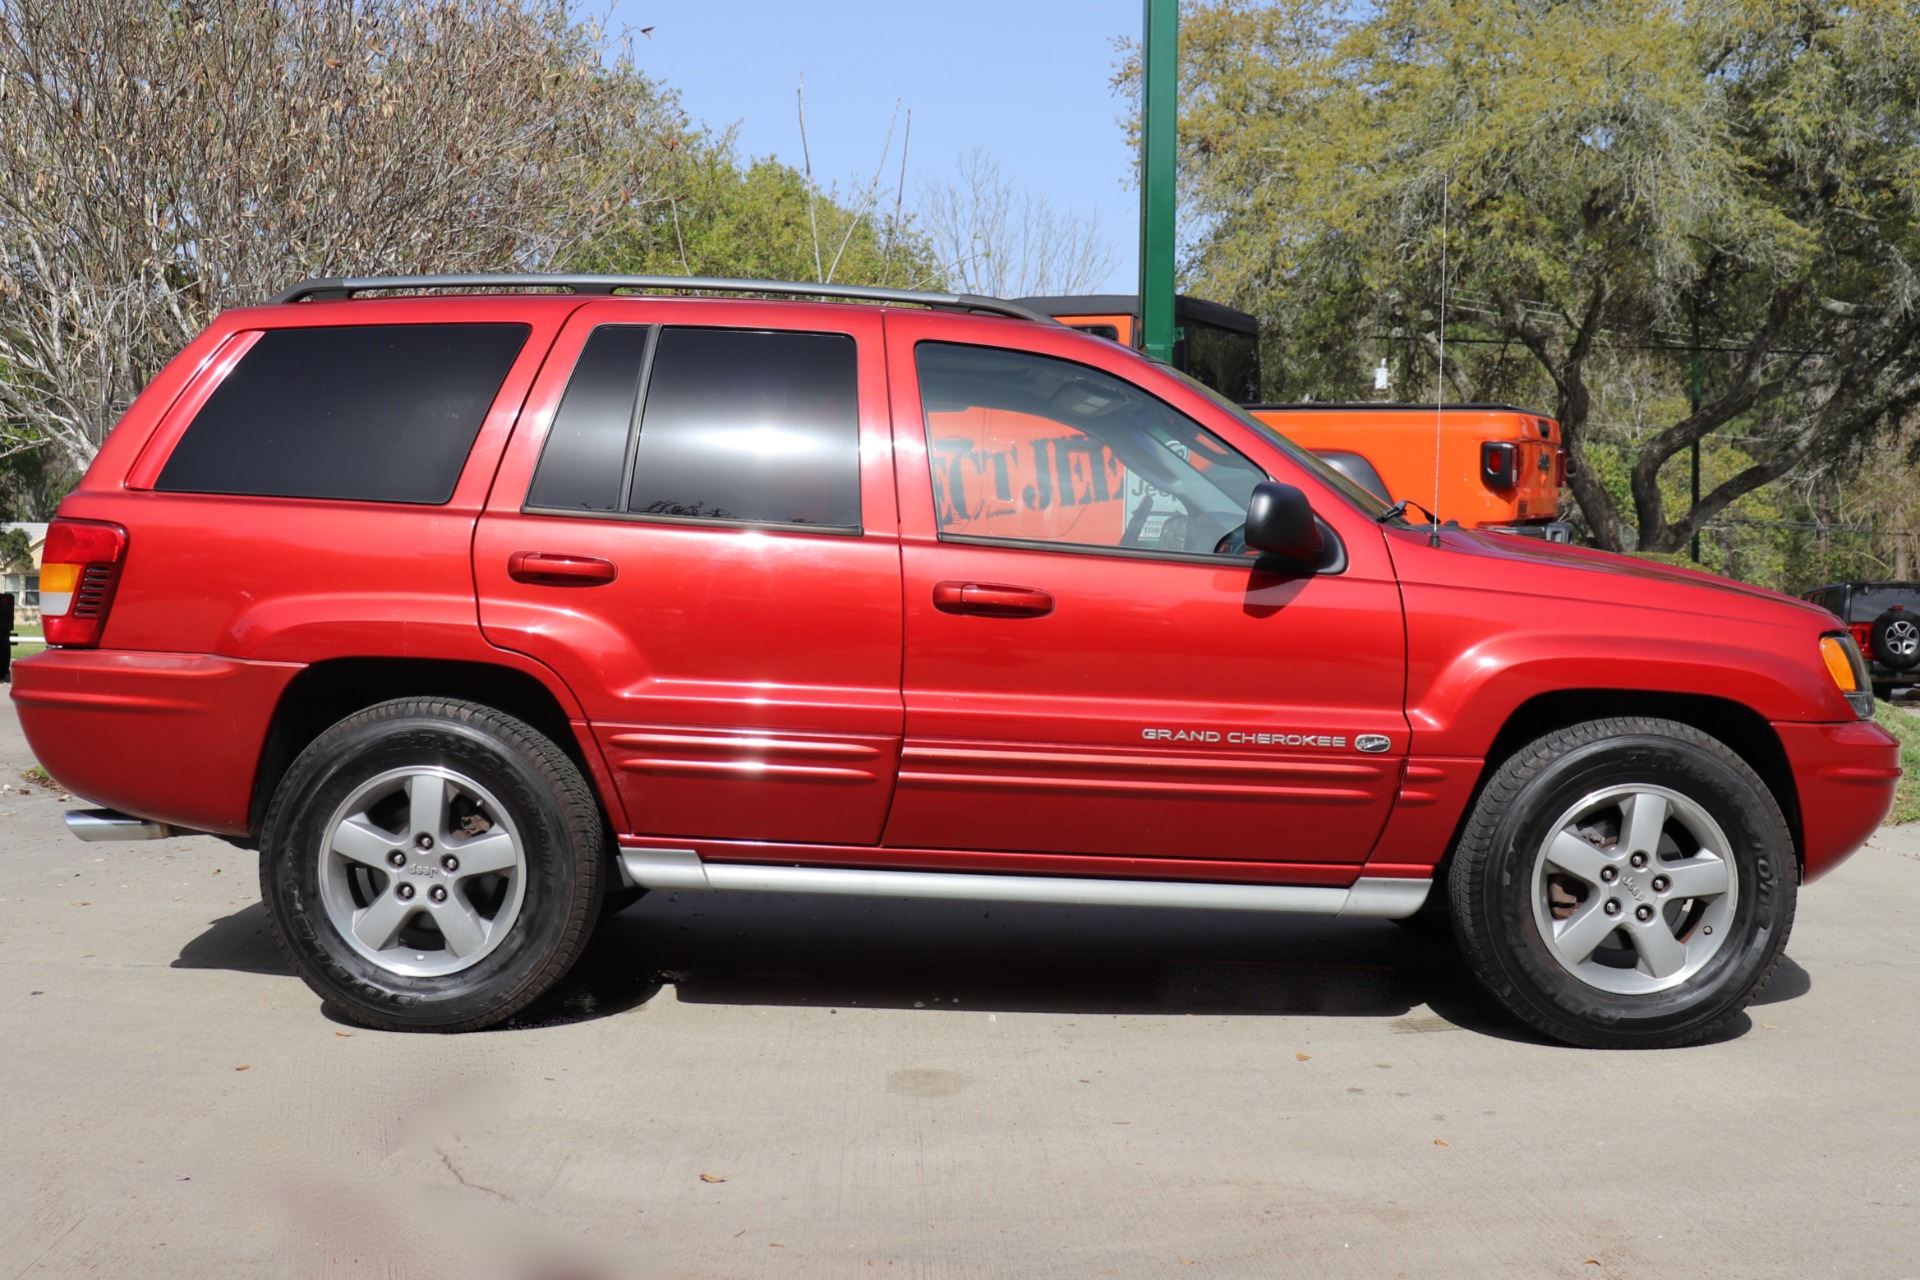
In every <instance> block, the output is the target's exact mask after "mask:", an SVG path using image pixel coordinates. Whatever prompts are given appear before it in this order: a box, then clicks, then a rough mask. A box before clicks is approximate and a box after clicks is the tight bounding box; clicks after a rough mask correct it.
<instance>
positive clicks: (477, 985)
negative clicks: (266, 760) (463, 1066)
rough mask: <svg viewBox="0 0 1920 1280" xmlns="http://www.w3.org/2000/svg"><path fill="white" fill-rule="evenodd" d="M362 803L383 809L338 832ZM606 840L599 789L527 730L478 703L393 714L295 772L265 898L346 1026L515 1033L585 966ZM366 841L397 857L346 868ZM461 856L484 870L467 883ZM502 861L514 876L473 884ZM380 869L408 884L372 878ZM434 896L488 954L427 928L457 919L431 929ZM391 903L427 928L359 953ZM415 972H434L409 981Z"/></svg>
mask: <svg viewBox="0 0 1920 1280" xmlns="http://www.w3.org/2000/svg"><path fill="white" fill-rule="evenodd" d="M395 778H398V782H391V781H390V780H392V779H395ZM416 784H418V785H420V786H421V787H422V790H421V791H420V793H419V794H420V795H421V796H422V797H429V796H434V795H437V796H438V797H439V799H437V800H435V799H430V798H423V799H422V800H421V801H419V804H420V805H421V806H431V805H435V804H437V805H438V806H439V808H438V810H437V811H438V812H439V813H440V814H441V815H442V817H441V819H440V823H441V825H439V826H437V827H436V828H435V829H436V830H439V831H440V832H441V833H442V838H441V840H440V844H439V847H438V849H435V848H434V847H433V840H432V839H431V838H429V839H427V840H426V841H424V842H423V841H421V840H420V839H419V837H418V836H415V835H413V834H411V831H412V827H413V826H416V825H423V821H424V819H423V814H424V812H425V811H426V810H425V809H424V808H422V809H414V810H412V811H411V812H408V811H406V809H407V806H410V805H412V804H413V803H414V802H413V800H412V796H413V795H414V794H415V792H414V790H413V788H414V787H415V785H416ZM388 787H397V788H398V790H397V791H394V792H393V793H392V794H387V793H386V792H384V791H383V790H382V789H383V788H388ZM396 795H397V796H399V797H400V799H399V802H398V803H399V804H400V809H399V810H396V809H395V808H394V807H393V806H394V803H395V800H394V797H395V796H396ZM361 796H370V797H374V799H372V800H370V801H369V802H368V805H367V808H366V809H365V812H364V813H356V814H354V815H353V816H351V817H348V818H346V819H345V820H344V821H343V820H341V815H342V814H344V813H346V812H347V809H346V807H345V806H347V805H348V804H349V802H350V801H352V802H356V803H357V802H358V799H359V797H361ZM382 797H384V798H382ZM376 814H397V816H396V817H394V818H392V819H391V820H389V819H386V818H378V819H376V818H375V817H374V815H376ZM455 823H457V824H458V825H459V826H460V828H461V829H460V830H453V829H452V824H455ZM350 824H351V825H353V828H354V829H353V831H351V832H349V831H348V830H347V828H348V826H349V825H350ZM376 828H378V830H375V829H376ZM604 829H605V821H604V819H603V818H602V816H601V813H600V810H599V806H598V805H597V804H596V803H595V801H594V797H593V793H592V791H591V790H590V789H589V788H588V786H587V782H586V779H585V778H583V777H582V776H581V774H580V771H579V770H578V769H577V768H575V767H574V764H573V762H572V761H570V760H569V759H568V758H567V757H566V755H565V753H564V752H562V751H561V750H560V749H559V747H557V746H555V745H554V743H553V742H551V741H550V740H549V739H547V738H545V737H543V736H542V735H541V734H540V733H538V732H537V731H535V730H534V729H532V728H530V727H529V726H527V725H526V724H523V723H522V722H520V721H518V720H515V719H513V718H512V717H510V716H506V715H503V714H501V713H500V712H498V711H495V710H493V709H491V708H489V707H484V706H481V705H479V704H476V703H472V702H461V701H454V700H450V699H437V698H436V699H402V700H397V701H393V702H385V703H381V704H379V705H377V706H374V707H369V708H367V709H366V710H364V711H361V712H357V713H356V714H354V715H352V716H349V717H347V718H346V719H345V720H342V721H340V722H339V723H338V724H336V725H334V726H333V727H332V728H330V729H328V730H327V731H326V732H324V733H322V734H321V735H320V736H319V737H318V738H316V739H314V741H313V743H312V744H311V745H309V746H308V747H307V749H306V750H305V751H303V752H302V753H301V754H300V756H299V758H298V759H296V760H295V761H294V762H293V765H292V767H291V768H289V769H288V770H287V774H286V777H285V778H284V779H282V781H281V783H280V786H279V787H278V789H277V790H276V791H275V793H274V797H273V801H272V803H271V804H270V805H269V806H268V809H267V816H266V820H265V822H264V824H263V830H262V835H261V844H260V889H261V896H262V897H263V898H264V899H265V901H266V904H267V909H268V915H269V919H270V920H271V922H272V926H273V936H274V940H275V942H277V943H278V944H279V946H280V950H281V951H282V953H283V954H285V956H286V957H287V960H288V961H289V962H290V963H291V964H292V965H293V967H294V969H295V971H296V972H298V973H299V974H300V976H301V977H302V978H304V979H305V980H306V982H307V985H308V986H310V987H312V988H313V989H314V991H315V992H317V993H318V994H319V995H320V996H321V998H322V999H324V1000H326V1001H327V1002H329V1003H330V1004H332V1005H334V1006H336V1007H337V1008H339V1009H340V1010H342V1011H343V1012H345V1013H346V1014H347V1015H348V1016H350V1017H352V1018H353V1019H355V1020H356V1021H359V1022H363V1023H365V1024H367V1025H368V1026H372V1027H379V1028H383V1029H386V1030H391V1031H470V1030H475V1029H478V1028H481V1027H486V1026H491V1025H493V1024H495V1023H498V1022H500V1021H502V1020H504V1019H506V1018H508V1017H511V1016H512V1015H513V1014H514V1013H515V1012H517V1011H518V1010H520V1009H522V1008H524V1007H525V1006H526V1005H527V1004H529V1003H530V1002H532V1001H533V1000H535V999H537V998H538V997H539V996H540V995H541V994H543V993H544V992H546V991H547V990H548V989H549V988H551V987H552V986H553V985H554V984H555V983H556V982H558V981H559V980H560V978H561V977H562V976H564V975H565V974H566V972H567V971H568V970H569V969H570V968H572V967H573V964H574V962H575V961H577V960H578V959H579V958H580V954H581V952H582V951H583V950H584V949H585V947H586V945H587V939H588V936H589V933H590V931H591V929H592V926H593V923H594V920H595V918H596V917H597V915H598V913H599V910H600V905H601V900H602V884H603V880H602V875H603V868H604V866H605V859H606V852H605V845H604V836H603V832H604ZM365 832H373V836H372V837H371V838H372V839H374V840H376V841H378V840H391V841H394V842H396V844H395V847H394V848H392V849H391V850H389V851H388V852H386V853H385V854H384V855H383V858H381V859H356V858H348V857H345V856H342V855H340V854H336V853H335V852H333V850H334V849H337V848H340V847H341V842H342V840H343V839H344V837H345V836H347V835H354V834H359V833H365ZM502 836H504V837H506V838H507V839H506V841H505V842H504V843H503V841H502V839H501V837H502ZM482 840H485V841H486V842H487V845H486V848H487V852H485V853H482V852H481V849H482V846H481V843H480V842H481V841H482ZM463 842H464V843H463ZM374 847H375V848H381V847H384V846H379V845H378V844H377V843H376V845H375V846H374ZM416 850H417V852H416ZM463 851H466V852H470V861H471V862H472V863H473V864H474V865H472V866H468V867H466V868H464V878H463V877H461V876H459V875H457V874H456V873H460V872H462V871H463V868H461V867H460V866H459V865H458V858H457V857H456V856H454V855H458V854H460V853H462V852H463ZM503 853H504V855H506V856H509V857H510V858H511V859H512V862H511V865H510V866H509V867H508V868H507V869H504V870H501V871H499V872H498V873H497V874H493V875H486V874H478V875H477V874H475V871H476V868H477V867H478V866H480V865H481V864H483V863H485V862H486V861H487V860H488V859H491V858H493V857H495V856H499V855H502V854H503ZM383 859H399V860H400V861H396V862H394V863H393V864H392V865H394V866H396V867H399V868H400V869H399V870H398V871H394V872H391V873H388V872H386V871H385V870H384V868H382V869H379V870H376V871H373V872H369V871H368V870H367V868H368V867H371V866H373V865H374V863H375V862H380V861H383ZM408 859H411V861H408ZM441 867H448V868H450V869H448V870H445V871H444V872H443V871H442V870H440V868H441ZM415 886H418V889H417V890H416V887H415ZM342 895H351V897H350V898H343V896H342ZM430 895H431V896H432V898H433V901H434V906H433V908H432V910H433V911H434V912H436V913H437V912H439V911H442V910H453V909H457V911H458V913H459V915H460V917H461V920H460V921H454V920H450V921H449V923H450V925H451V924H458V923H461V922H462V921H464V922H466V924H467V926H468V927H474V926H477V927H479V928H482V929H485V930H488V933H487V935H486V937H485V940H484V941H483V942H481V943H479V944H477V945H474V946H472V947H471V948H470V950H469V951H468V952H467V954H464V955H463V954H461V953H460V952H459V951H457V950H456V948H455V945H454V938H455V934H454V933H452V932H449V933H447V934H445V935H441V934H440V932H439V930H438V929H437V928H434V927H432V926H430V925H429V924H427V923H426V922H427V921H430V920H439V919H442V918H445V917H442V916H440V915H438V914H428V912H427V908H428V905H429V904H428V901H427V899H428V897H429V896H430ZM399 898H405V899H406V900H407V901H406V903H405V904H400V903H398V901H397V899H399ZM382 903H384V904H385V905H386V906H387V907H390V908H394V909H397V910H412V911H413V914H412V915H410V916H408V917H407V918H406V919H405V921H404V922H403V923H395V924H394V925H393V936H392V938H391V940H389V941H386V942H382V943H378V944H376V943H374V942H371V941H369V940H368V938H367V937H361V938H360V939H359V941H351V940H349V938H348V937H347V934H348V933H355V934H359V933H360V932H361V927H360V922H361V921H362V920H366V918H367V917H369V916H371V914H372V911H373V907H374V906H375V905H380V904H382ZM508 903H511V904H512V906H511V911H510V912H509V909H508V906H507V904H508ZM416 904H417V905H416ZM356 905H358V906H360V907H362V908H363V909H361V910H359V911H358V912H355V910H354V908H355V906H356ZM489 908H490V909H491V915H489V914H487V913H488V911H489ZM356 917H357V918H356ZM343 922H351V923H350V924H349V925H348V927H343ZM368 923H369V925H370V926H371V925H372V923H373V922H371V921H369V922H368ZM374 933H375V934H377V933H378V929H377V928H375V929H374ZM496 935H497V936H496ZM476 936H478V935H476ZM462 937H463V939H465V935H462ZM436 938H437V939H439V940H440V941H439V944H438V946H439V949H438V950H437V951H436V950H435V949H434V948H435V941H434V940H435V939H436ZM469 941H470V940H469ZM416 947H418V948H420V949H419V950H417V951H416ZM382 948H384V949H382ZM469 956H471V957H473V958H468V957H469ZM414 961H419V962H421V965H420V971H417V972H407V971H405V970H406V969H407V968H408V967H409V966H410V965H411V964H412V962H414Z"/></svg>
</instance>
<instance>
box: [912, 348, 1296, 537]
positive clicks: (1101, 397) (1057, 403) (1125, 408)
mask: <svg viewBox="0 0 1920 1280" xmlns="http://www.w3.org/2000/svg"><path fill="white" fill-rule="evenodd" d="M914 361H915V366H916V368H917V370H918V373H919V377H920V396H921V403H922V407H923V409H924V412H925V415H926V426H927V444H928V458H929V461H930V462H931V465H932V468H933V491H934V503H935V506H936V509H937V515H938V518H939V525H940V536H941V538H942V539H943V540H944V539H951V540H955V541H975V540H983V541H993V542H1016V543H1039V544H1048V545H1058V546H1079V547H1097V548H1110V549H1118V550H1131V551H1140V552H1146V553H1149V554H1152V553H1156V552H1159V553H1172V554H1179V555H1191V554H1201V555H1211V554H1214V552H1215V548H1216V547H1217V546H1218V544H1219V543H1220V541H1221V539H1222V538H1224V537H1225V536H1226V535H1227V534H1229V533H1231V532H1232V531H1233V530H1234V529H1236V528H1238V527H1239V526H1240V524H1241V522H1242V521H1244V520H1245V519H1246V510H1247V498H1248V497H1249V495H1250V494H1251V493H1252V492H1253V486H1254V485H1255V484H1257V483H1259V482H1260V481H1262V480H1265V479H1266V478H1267V476H1266V473H1265V472H1263V471H1261V470H1260V469H1259V468H1258V467H1256V466H1254V465H1253V463H1252V462H1250V461H1248V460H1247V458H1246V457H1244V456H1243V455H1242V454H1240V453H1239V452H1237V451H1236V450H1234V449H1233V448H1232V447H1231V446H1229V445H1228V444H1227V443H1226V442H1225V441H1223V440H1221V439H1220V438H1219V437H1218V436H1216V435H1214V434H1213V433H1212V432H1210V431H1208V430H1206V429H1205V428H1204V427H1202V426H1200V425H1199V424H1198V423H1196V422H1194V421H1193V420H1192V419H1190V418H1188V417H1186V416H1185V415H1184V414H1180V413H1176V412H1175V411H1174V410H1172V409H1170V408H1168V407H1167V406H1166V405H1165V404H1163V403H1161V402H1160V401H1159V400H1156V399H1154V398H1153V397H1152V396H1149V395H1147V394H1146V393H1145V392H1142V391H1141V390H1139V389H1138V388H1136V387H1134V386H1132V385H1131V384H1129V383H1126V382H1123V381H1121V380H1120V379H1118V378H1114V377H1112V376H1111V375H1109V374H1106V373H1103V372H1101V371H1100V370H1098V369H1093V368H1090V367H1088V366H1086V365H1079V364H1074V363H1073V362H1071V361H1067V360H1056V359H1054V358H1052V357H1050V356H1039V355H1033V354H1030V353H1027V352H1019V351H1003V350H996V349H993V348H987V347H968V346H961V345H958V344H954V343H942V342H924V343H921V344H920V345H919V346H918V347H917V348H915V351H914Z"/></svg>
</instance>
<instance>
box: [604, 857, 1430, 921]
mask: <svg viewBox="0 0 1920 1280" xmlns="http://www.w3.org/2000/svg"><path fill="white" fill-rule="evenodd" d="M620 866H621V869H622V870H623V871H624V872H625V873H626V874H627V876H628V877H629V878H631V880H632V881H633V883H634V884H637V885H644V886H646V887H647V888H650V889H674V890H680V891H683V892H695V893H705V892H761V893H823V894H839V895H848V896H855V897H898V898H945V899H950V900H955V901H961V902H1044V903H1056V904H1072V905H1084V906H1107V907H1185V908H1189V909H1203V910H1216V911H1285V912H1293V913H1297V914H1303V915H1320V916H1349V917H1370V918H1373V919H1381V920H1389V919H1397V918H1400V917H1404V916H1410V915H1412V914H1413V913H1414V912H1416V911H1418V910H1419V909H1420V907H1421V905H1422V904H1423V903H1425V902H1426V900H1427V891H1428V890H1429V889H1430V888H1432V886H1433V882H1432V881H1431V880H1407V879H1389V878H1387V877H1383V876H1362V877H1361V878H1360V879H1359V880H1357V881H1355V882H1354V884H1353V886H1352V887H1351V888H1348V889H1338V888H1331V887H1327V886H1312V885H1271V884H1218V883H1211V884H1210V883H1202V882H1195V881H1162V880H1106V879H1100V880H1096V879H1089V878H1086V877H1069V876H1008V875H988V874H981V873H977V872H954V871H884V870H873V869H868V868H846V867H796V866H764V865H755V864H750V863H739V862H703V861H701V858H700V855H699V854H697V853H695V852H694V851H693V850H691V849H622V850H620Z"/></svg>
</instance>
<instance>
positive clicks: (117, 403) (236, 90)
mask: <svg viewBox="0 0 1920 1280" xmlns="http://www.w3.org/2000/svg"><path fill="white" fill-rule="evenodd" d="M603 43H604V42H603V41H602V40H601V39H600V38H599V35H598V32H597V31H596V30H594V29H592V28H589V27H584V26H581V25H579V24H577V23H575V22H574V21H573V19H572V18H571V17H570V16H569V14H568V11H567V6H566V4H565V3H564V2H563V0H435V2H427V0H223V3H220V4H218V5H214V4H207V3H197V2H193V0H188V2H185V3H174V2H171V0H0V303H4V305H0V451H5V450H12V449H20V448H31V447H50V448H52V449H54V450H56V451H57V452H58V453H59V454H60V455H62V456H63V457H64V458H65V459H67V460H68V461H69V462H70V463H71V464H72V465H74V466H76V467H78V466H84V465H85V464H86V463H87V462H88V461H89V460H90V459H91V458H92V456H93V454H94V452H95V451H96V450H97V449H98V447H99V444H100V441H101V440H102V439H103V438H104V436H105V435H106V432H107V431H108V429H109V428H110V427H111V426H112V425H113V423H114V421H115V420H116V419H117V418H118V416H119V415H120V413H121V412H122V411H124V409H125V408H126V406H127V404H128V403H129V402H131V400H132V398H133V396H134V395H135V394H136V393H137V392H138V391H139V389H140V387H141V386H142V385H144V383H145V382H146V381H147V380H148V379H149V378H151V377H152V376H153V374H154V373H155V372H157V371H158V369H159V368H160V366H161V364H163V363H164V362H165V361H166V360H167V359H168V358H170V357H171V356H172V355H173V353H174V352H175V351H177V350H178V349H179V348H180V347H181V346H183V345H185V343H186V342H187V341H188V340H189V339H190V338H191V337H192V336H193V335H194V333H196V332H197V331H198V330H199V329H201V328H202V327H204V325H205V324H206V322H207V320H208V319H209V318H211V316H212V315H213V314H214V313H215V312H217V311H219V310H220V309H222V308H224V307H229V306H234V305H239V304H246V303H252V302H257V301H259V300H261V299H263V298H264V297H266V296H268V295H270V294H272V293H274V292H276V291H278V289H280V288H282V287H284V286H285V285H286V284H288V283H289V282H291V281H292V280H294V279H297V278H299V277H301V276H308V275H328V274H366V273H375V272H404V271H429V270H431V271H463V270H465V271H471V270H488V269H500V268H511V267H520V268H527V267H537V266H541V265H544V264H547V263H550V262H552V261H554V260H555V258H556V257H557V256H558V255H560V254H562V253H564V252H565V251H566V250H567V249H568V248H569V247H570V246H571V245H572V244H573V243H574V242H575V241H576V240H578V239H579V238H580V237H581V236H583V235H585V234H588V233H590V232H591V231H592V230H593V229H594V228H595V227H597V226H599V225H601V224H602V223H603V222H604V221H605V220H606V219H607V218H608V217H609V216H611V215H612V214H613V213H614V212H615V211H616V210H617V209H619V208H620V207H621V206H622V205H623V204H624V203H626V202H628V201H633V200H640V199H644V198H646V197H647V195H648V188H649V185H650V183H651V181H652V179H651V175H650V172H649V169H648V166H649V164H650V163H651V161H650V160H649V153H648V151H647V148H646V146H645V145H643V143H642V142H641V141H640V140H642V139H645V138H647V137H650V136H656V135H659V134H661V133H664V132H666V131H668V130H670V129H671V128H673V127H676V123H677V122H676V121H675V120H673V119H669V118H668V117H670V116H671V115H672V113H671V112H670V111H669V110H667V104H664V103H663V100H662V98H661V96H660V95H658V94H657V93H656V92H654V91H653V90H652V88H651V86H650V85H648V83H647V82H646V81H645V80H643V79H641V78H640V77H639V76H638V75H636V74H634V73H633V70H632V68H631V65H630V64H629V63H626V62H624V61H619V60H616V61H615V63H614V64H613V65H611V66H609V65H607V64H606V63H604V62H603V61H602V57H601V54H602V48H603Z"/></svg>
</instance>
